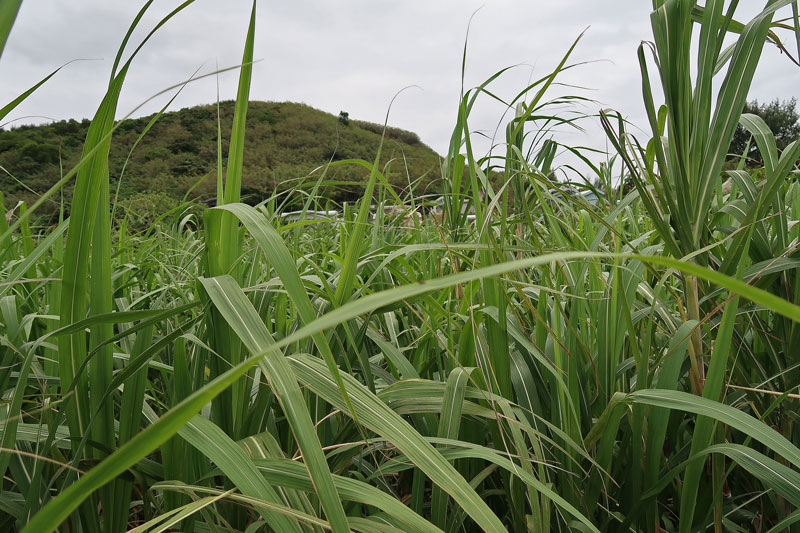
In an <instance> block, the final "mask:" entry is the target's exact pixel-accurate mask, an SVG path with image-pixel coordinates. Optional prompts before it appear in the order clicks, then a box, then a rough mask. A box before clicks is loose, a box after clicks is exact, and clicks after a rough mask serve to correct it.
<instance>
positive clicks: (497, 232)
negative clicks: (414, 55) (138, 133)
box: [0, 0, 800, 533]
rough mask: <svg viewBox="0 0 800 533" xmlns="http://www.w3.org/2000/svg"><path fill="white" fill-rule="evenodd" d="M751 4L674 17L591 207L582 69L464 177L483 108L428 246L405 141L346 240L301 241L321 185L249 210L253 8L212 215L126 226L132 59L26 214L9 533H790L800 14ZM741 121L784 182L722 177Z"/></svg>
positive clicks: (798, 436) (551, 78) (0, 419)
mask: <svg viewBox="0 0 800 533" xmlns="http://www.w3.org/2000/svg"><path fill="white" fill-rule="evenodd" d="M189 3H191V2H188V3H186V4H185V5H184V4H182V6H181V8H180V9H182V8H183V7H185V6H187V5H188V4H189ZM789 4H791V5H792V8H793V9H786V10H785V11H787V12H788V14H789V18H788V19H784V18H782V17H783V16H784V13H783V11H784V10H780V11H778V12H777V13H776V12H775V11H774V9H778V8H781V7H787V6H788V5H789ZM148 5H149V4H148ZM3 6H4V7H2V8H0V30H3V28H4V27H8V26H9V25H10V24H11V22H10V21H11V20H13V14H14V13H15V10H13V9H9V8H8V7H7V6H8V4H5V5H3ZM736 6H737V3H736V2H733V3H731V4H729V5H728V6H726V5H725V3H724V2H723V1H721V0H720V1H715V0H708V2H707V3H706V5H705V6H704V7H701V6H699V5H697V3H696V2H694V1H689V0H666V1H660V0H655V1H654V2H653V14H652V16H651V25H652V28H653V43H652V44H647V43H643V44H642V45H641V47H640V48H639V59H640V64H641V68H642V79H643V83H642V90H643V98H644V101H645V103H646V105H647V111H648V119H649V127H650V131H649V132H648V134H647V136H646V137H647V138H638V139H637V138H636V137H634V136H633V135H631V134H630V133H628V131H627V124H626V122H625V121H624V120H622V119H621V118H620V117H619V116H618V115H616V114H615V113H614V112H612V111H610V110H604V111H603V112H601V114H600V120H601V121H602V125H603V127H604V128H605V131H606V133H607V135H608V138H609V140H610V142H611V144H612V146H613V150H614V152H613V153H610V154H597V153H595V152H591V151H581V150H578V149H575V153H577V154H579V155H583V156H584V157H585V160H584V162H585V163H586V165H587V167H588V169H589V170H587V171H586V175H585V176H584V181H585V182H586V183H587V184H588V183H589V182H594V181H596V182H597V183H598V184H599V186H600V187H599V188H600V189H601V190H602V192H603V194H602V195H601V197H599V198H598V201H597V203H594V204H590V203H588V202H586V201H585V200H584V197H583V196H581V195H579V194H572V193H568V192H567V191H565V190H563V191H558V190H556V189H557V188H559V187H561V185H559V184H557V183H554V182H553V181H552V180H551V177H552V176H553V175H554V174H556V173H557V172H556V170H557V166H558V160H557V158H556V157H555V154H556V153H557V152H559V151H560V150H561V149H563V148H564V147H563V146H557V145H556V144H554V142H553V141H552V140H550V139H549V135H548V131H549V128H552V127H554V126H557V125H559V124H563V122H564V121H565V120H572V118H569V119H565V118H562V117H563V116H564V115H563V114H562V113H564V108H565V103H569V102H571V101H573V99H572V98H571V97H569V96H568V95H567V96H565V95H564V94H563V93H559V92H558V91H562V90H564V88H563V86H559V85H558V79H559V76H560V74H561V72H562V71H563V70H564V69H566V68H571V64H570V55H571V53H572V51H573V50H574V49H575V47H576V46H579V45H580V44H579V42H578V41H576V42H575V43H574V44H573V46H572V47H570V49H569V50H568V51H567V53H566V54H565V56H564V57H562V58H559V59H558V60H556V63H555V66H554V67H553V70H552V71H551V72H549V73H547V74H545V75H543V76H542V77H541V78H539V79H538V80H537V81H535V82H534V83H532V85H531V86H530V87H527V88H523V89H522V90H521V91H520V93H519V95H518V97H517V98H515V99H512V100H510V101H509V102H508V103H509V105H510V106H511V109H513V110H514V111H515V113H514V115H513V117H512V118H511V119H509V120H508V122H507V124H506V130H505V132H506V135H505V138H504V139H503V141H504V143H503V144H502V150H503V153H502V154H498V153H497V152H496V151H495V153H494V154H493V156H492V158H491V159H490V158H488V157H484V156H483V155H478V154H475V153H474V152H473V149H472V146H473V145H472V142H471V141H472V140H473V139H472V134H471V132H470V128H469V117H470V111H471V110H472V109H473V105H474V104H475V102H476V101H477V100H478V99H482V98H492V97H493V96H494V94H493V93H492V92H491V90H490V88H489V89H487V87H488V83H490V82H487V84H486V85H484V86H481V87H478V88H474V89H471V90H469V91H467V92H466V93H465V94H463V95H461V100H460V102H461V105H460V107H459V113H458V115H457V116H456V117H454V118H455V120H454V128H453V135H452V141H451V144H450V148H449V151H448V153H447V154H446V156H445V157H444V159H443V161H442V164H441V167H440V168H439V169H437V170H438V171H439V173H440V175H441V176H442V179H441V180H440V181H439V182H438V187H439V192H440V193H441V194H442V195H443V197H444V199H443V213H442V214H440V215H437V216H435V217H433V216H430V217H429V216H426V217H424V218H417V217H415V216H409V212H410V211H413V210H415V209H416V208H417V207H418V205H419V202H420V200H421V198H420V195H419V194H418V192H417V191H407V192H404V193H402V196H400V195H398V194H397V191H396V190H395V188H393V187H392V186H391V185H390V184H389V182H388V181H387V180H386V177H385V174H384V170H385V166H384V165H382V164H381V162H382V161H383V157H384V156H385V155H386V151H388V150H391V149H392V148H391V144H392V143H391V139H388V138H387V139H385V140H384V142H383V144H382V145H380V146H378V147H376V149H375V152H374V153H373V154H372V156H373V157H372V158H371V159H372V160H373V161H374V163H369V162H363V161H362V162H361V166H362V167H363V168H365V169H366V170H367V172H368V175H367V178H366V180H365V182H364V186H363V190H362V195H361V197H362V199H361V200H360V202H359V203H358V204H357V205H355V206H351V207H350V208H348V209H345V210H344V211H343V214H342V220H338V221H330V220H322V221H320V220H303V219H300V220H297V221H289V220H286V219H284V218H282V217H281V216H280V209H281V208H282V207H285V206H286V205H288V204H295V205H296V204H299V203H301V204H302V206H303V208H304V209H305V210H308V209H311V208H312V207H315V206H317V205H320V204H324V203H325V202H326V201H327V197H326V196H324V191H322V189H321V188H313V187H311V188H300V187H299V186H295V187H293V188H292V189H290V190H289V191H288V192H287V193H286V194H283V193H281V192H278V193H277V194H275V195H269V196H268V197H267V198H266V199H265V201H263V202H261V203H258V204H256V205H247V204H245V203H243V202H242V200H243V188H244V181H245V180H244V172H245V160H246V157H245V154H246V153H247V151H248V150H249V148H248V147H249V142H250V139H249V137H248V135H249V133H248V131H249V130H248V129H247V127H246V124H247V123H249V121H250V119H251V118H252V116H253V114H252V112H253V110H254V109H257V106H250V105H249V102H248V95H249V88H250V74H251V69H252V68H253V67H252V53H253V42H254V32H255V30H256V28H255V4H254V7H253V16H252V18H251V22H250V27H249V31H248V34H247V37H246V38H245V47H244V54H243V60H242V67H241V71H240V81H239V90H238V96H237V100H236V103H235V105H234V106H233V118H232V120H230V122H226V126H230V127H229V129H226V130H225V135H226V138H227V146H228V148H227V149H226V150H224V151H219V152H217V151H213V150H212V151H211V152H210V153H209V154H207V157H208V159H207V160H206V161H205V164H206V165H210V166H211V167H212V168H223V169H224V172H221V173H217V174H218V175H217V176H216V180H215V181H214V186H215V189H214V200H215V201H214V203H215V207H213V208H209V209H204V210H199V209H198V206H197V205H194V204H190V203H180V202H174V203H175V204H176V206H173V207H172V208H168V209H167V210H166V211H165V212H164V213H154V214H153V218H152V219H151V223H150V224H147V225H144V226H138V227H132V226H131V225H130V219H127V218H125V217H119V218H118V217H114V216H112V208H113V209H116V208H117V207H118V206H116V205H114V203H113V201H112V198H113V195H112V192H113V188H112V187H111V185H112V184H113V183H111V180H110V177H109V172H108V168H109V158H110V157H111V155H110V154H113V153H114V152H113V150H114V148H113V146H114V144H115V143H116V142H118V141H117V137H118V133H119V131H120V130H121V127H122V124H124V122H122V123H121V124H116V125H115V122H114V119H113V117H114V116H115V110H116V105H117V98H118V95H119V92H120V89H121V86H122V84H123V83H124V81H125V76H126V73H127V69H128V65H129V64H130V61H135V59H136V58H135V56H136V54H133V56H132V57H131V58H130V59H129V62H128V63H121V62H118V63H115V66H114V69H113V71H112V76H111V81H110V83H109V88H108V91H107V93H106V96H105V97H104V99H103V101H102V102H101V103H100V105H99V108H98V112H97V115H96V116H95V117H94V118H93V119H92V121H91V124H90V126H89V128H88V131H87V134H86V138H85V141H84V143H83V152H82V153H83V156H82V158H81V159H80V161H79V162H78V163H77V165H76V166H75V167H72V170H69V171H67V172H66V173H65V176H64V178H63V179H62V180H61V181H60V182H59V183H58V184H56V185H55V186H54V187H53V188H51V189H50V190H49V191H48V192H47V193H45V194H44V195H43V196H42V197H41V198H39V199H38V200H37V201H36V203H34V204H32V205H30V206H26V207H24V208H20V209H18V210H16V211H15V212H14V213H13V215H12V216H10V217H7V216H5V215H6V213H5V212H3V213H0V246H2V248H0V254H1V255H0V391H2V393H3V399H4V401H3V402H2V404H0V412H2V415H0V423H1V424H2V426H1V427H0V439H1V442H0V445H1V446H0V471H2V472H3V473H4V477H3V481H2V492H0V528H1V529H3V530H9V531H11V530H23V531H25V532H29V533H39V532H42V531H53V530H55V529H59V530H60V531H69V532H72V531H81V532H83V531H87V532H99V531H104V532H105V531H108V532H117V531H126V530H132V531H137V532H144V531H148V532H149V531H169V530H172V531H209V532H210V531H242V532H247V533H253V532H260V531H264V532H266V531H278V532H301V531H314V532H322V531H326V530H332V531H334V532H337V533H338V532H344V531H349V530H354V531H364V532H398V531H403V532H406V531H419V532H427V531H434V532H435V531H448V532H459V531H470V532H472V531H491V532H501V531H505V530H512V531H515V532H522V531H533V532H545V531H580V532H586V531H594V532H599V531H617V532H623V531H624V532H629V531H636V532H639V531H641V532H646V533H662V532H664V531H667V532H673V531H674V532H679V533H693V532H695V531H712V530H713V531H715V532H721V531H737V532H739V531H741V532H744V531H759V532H762V531H770V532H779V531H797V528H798V527H800V447H798V444H800V421H799V420H798V413H800V409H798V408H799V407H800V394H799V393H800V390H798V389H800V252H799V251H798V248H799V247H800V225H799V224H798V220H800V180H799V179H798V178H800V172H799V171H798V168H797V164H798V159H799V158H800V141H798V140H797V139H795V140H794V141H791V142H790V143H788V144H787V145H786V146H785V147H784V148H783V149H779V148H778V145H777V143H776V138H775V135H774V134H773V133H772V132H771V131H770V130H769V128H768V126H767V125H766V123H765V122H764V120H763V119H761V118H759V117H758V116H757V115H753V114H744V115H742V114H741V111H742V109H743V108H744V106H745V102H746V98H747V93H748V90H749V87H750V85H751V83H752V80H753V76H754V72H755V71H756V66H757V64H758V61H759V58H760V56H761V53H762V50H763V48H764V46H766V45H767V44H768V43H777V44H780V41H778V36H777V35H776V34H774V33H772V32H773V30H774V31H778V30H780V29H784V30H787V29H791V30H792V31H794V32H795V34H794V35H800V30H799V29H798V27H797V26H798V24H797V16H796V14H797V13H798V11H797V7H798V6H797V2H789V1H783V2H773V3H770V4H769V6H768V8H767V9H765V10H764V11H763V12H761V13H759V14H758V15H757V16H756V17H755V18H754V19H753V20H752V21H747V23H746V24H743V23H740V22H737V18H736V13H737V12H736ZM770 6H771V7H770ZM145 8H146V7H145ZM773 8H774V9H773ZM180 9H178V10H176V13H177V11H180ZM792 14H794V15H795V16H794V17H792ZM169 18H171V16H170V17H167V19H169ZM138 20H139V19H137V21H138ZM165 22H168V23H167V24H166V25H165V27H164V28H163V29H161V30H160V31H168V29H169V25H170V24H172V23H173V21H170V20H167V21H165ZM135 25H136V24H134V26H135ZM794 35H792V38H793V39H794ZM695 36H699V38H698V39H693V37H695ZM11 38H13V32H12V34H11ZM694 42H696V43H697V49H696V50H694V51H692V49H691V47H690V43H694ZM727 43H730V44H729V45H728V44H727ZM798 43H800V39H798ZM4 44H5V33H4V32H3V31H0V51H1V50H2V46H3V45H4ZM145 46H147V44H145ZM728 46H729V47H728ZM798 47H799V48H800V44H799V45H798ZM126 48H128V43H127V42H124V43H123V46H122V47H121V50H120V53H119V56H118V57H122V56H123V52H124V50H125V49H126ZM799 51H800V50H799ZM632 52H633V51H632ZM695 66H696V68H695ZM24 96H25V94H23V97H22V98H24ZM662 100H663V101H664V105H663V106H660V107H657V106H656V105H655V103H654V102H658V101H662ZM14 105H15V102H12V103H11V104H10V105H9V106H7V107H5V108H3V109H2V110H0V119H1V118H2V117H3V116H4V114H7V113H8V112H9V111H10V110H11V109H13V107H14ZM569 116H570V117H572V116H573V115H569ZM158 118H159V117H158V116H156V117H154V119H158ZM160 118H161V119H163V118H164V117H163V116H162V117H160ZM334 120H337V119H334ZM585 120H592V118H591V117H587V118H586V119H585ZM342 125H343V126H344V124H342ZM737 125H742V127H744V128H745V129H746V130H747V131H749V132H750V134H751V135H752V137H753V139H754V142H755V143H756V144H757V145H758V147H759V150H760V153H761V154H762V156H763V164H762V165H760V166H759V167H756V168H753V167H752V165H747V164H745V163H746V160H745V158H741V159H740V161H739V162H738V163H737V164H736V166H735V167H734V168H732V169H730V162H729V161H727V153H728V148H729V146H730V143H731V140H732V138H733V136H734V132H735V130H736V128H737ZM115 127H116V130H115V129H114V128H115ZM348 127H353V123H352V122H351V124H350V126H348ZM212 138H216V137H212ZM143 142H144V141H143ZM145 151H146V150H145ZM498 161H502V164H501V165H498ZM490 162H491V165H492V166H491V168H490V166H489V165H490ZM350 164H354V163H350ZM65 168H66V167H65ZM332 168H336V167H335V166H333V167H332ZM498 169H499V171H500V172H501V173H502V174H501V180H500V183H499V185H495V184H493V183H491V182H490V180H489V179H488V178H487V176H488V175H490V172H491V171H494V172H497V171H498ZM412 178H414V176H412ZM625 179H629V180H630V182H631V183H632V187H633V188H632V190H631V191H630V192H626V191H625V190H624V188H623V187H621V186H620V184H621V183H623V182H624V180H625ZM70 180H71V181H70ZM726 180H727V184H726V185H724V183H725V181H726ZM66 183H73V184H74V185H73V189H72V190H73V193H72V202H71V206H70V207H71V211H70V216H69V218H68V219H66V220H64V221H63V222H60V223H59V224H58V225H57V226H51V225H41V226H40V225H37V224H36V223H35V221H37V220H40V219H38V218H36V217H37V215H38V214H39V213H41V211H40V209H41V206H42V205H43V203H44V202H47V201H49V199H55V198H57V197H58V193H59V191H60V190H61V188H62V187H64V186H65V184H66ZM587 187H588V185H587ZM287 198H288V199H290V201H289V202H288V204H287V202H286V200H287ZM465 201H466V203H467V204H468V207H470V209H464V207H463V206H464V202H465ZM371 204H375V208H374V209H371V208H370V205H371ZM512 206H513V208H512ZM385 207H392V208H393V209H384V208H385ZM469 210H472V211H474V215H472V214H468V211H469ZM373 217H374V218H373ZM473 217H474V220H472V218H473Z"/></svg>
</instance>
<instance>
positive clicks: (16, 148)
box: [0, 101, 440, 211]
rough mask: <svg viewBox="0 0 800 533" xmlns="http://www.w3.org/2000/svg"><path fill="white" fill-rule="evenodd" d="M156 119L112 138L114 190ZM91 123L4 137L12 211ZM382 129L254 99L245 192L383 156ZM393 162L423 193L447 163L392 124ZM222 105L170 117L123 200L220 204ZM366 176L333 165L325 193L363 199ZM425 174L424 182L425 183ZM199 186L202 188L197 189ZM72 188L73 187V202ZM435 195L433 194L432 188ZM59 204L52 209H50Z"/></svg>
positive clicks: (255, 197) (4, 177) (138, 157)
mask: <svg viewBox="0 0 800 533" xmlns="http://www.w3.org/2000/svg"><path fill="white" fill-rule="evenodd" d="M233 109H234V103H233V102H232V101H226V102H221V103H220V120H221V125H222V138H223V142H222V151H223V162H225V161H227V149H228V135H229V132H230V128H231V122H232V120H233ZM151 118H152V115H151V116H148V117H141V118H137V119H132V120H127V121H125V122H124V123H122V124H121V125H120V126H119V128H118V129H117V131H116V132H115V134H114V138H113V143H112V147H111V156H110V158H109V164H110V169H109V170H110V176H111V183H112V191H113V190H115V189H116V185H117V182H118V179H119V176H120V172H121V170H122V168H123V165H124V164H125V160H126V158H127V157H128V154H129V152H130V149H131V147H132V146H133V144H134V142H135V141H136V138H137V137H138V136H139V134H140V133H141V132H142V130H143V129H144V128H145V126H146V125H147V123H148V122H149V120H150V119H151ZM88 126H89V121H88V120H83V121H80V122H79V121H76V120H66V121H60V122H54V123H51V124H46V125H41V126H20V127H16V128H13V129H10V130H5V131H0V165H2V167H3V168H5V169H6V170H7V171H8V172H9V173H11V174H12V175H13V177H12V176H9V175H8V173H5V172H3V173H0V190H2V191H3V193H4V194H5V196H6V205H8V206H9V207H10V206H12V205H14V203H16V201H18V200H26V201H28V202H29V203H30V202H31V200H33V199H34V198H35V196H36V195H35V194H34V193H33V192H30V191H29V190H27V188H30V189H32V190H33V191H35V192H36V193H41V192H44V191H46V190H47V189H48V188H49V187H50V186H51V185H53V184H54V183H55V182H56V181H58V179H59V178H60V177H61V175H62V170H61V169H62V168H63V172H66V171H68V170H69V169H70V168H72V167H73V166H74V165H75V164H76V163H77V162H78V160H79V157H80V153H81V149H82V146H83V141H84V139H85V137H86V130H87V128H88ZM382 130H383V126H382V125H378V124H373V123H369V122H362V121H358V120H346V119H343V118H340V117H337V116H335V115H332V114H329V113H326V112H324V111H320V110H318V109H314V108H313V107H310V106H308V105H305V104H299V103H293V102H257V101H253V102H250V105H249V109H248V112H247V133H246V137H245V148H244V173H243V180H242V196H243V199H244V200H245V201H248V202H250V203H257V202H258V201H260V200H262V199H264V198H266V197H268V196H269V195H270V194H271V193H272V191H273V190H276V189H277V190H284V189H288V188H292V187H294V186H296V185H297V184H298V183H299V182H303V181H306V182H309V181H310V182H316V180H317V179H318V178H319V175H320V173H319V172H316V173H315V174H314V175H313V176H311V177H309V173H311V172H312V171H313V170H314V169H317V168H319V167H322V166H324V165H326V164H327V163H328V161H330V160H331V159H333V160H334V161H340V160H343V159H364V160H367V161H369V162H372V161H373V160H374V158H375V155H376V154H377V150H378V146H379V142H380V134H381V132H382ZM390 160H394V161H393V162H392V164H391V165H390V167H389V174H388V179H389V182H390V183H391V184H392V185H393V186H394V187H395V189H396V190H397V191H398V192H401V193H402V192H403V191H407V190H408V188H409V180H410V181H411V183H412V184H413V185H414V187H415V194H423V193H424V192H425V190H426V188H427V187H428V186H429V185H430V184H431V183H432V182H434V181H436V180H437V179H438V178H439V177H440V170H439V168H440V166H439V165H440V158H439V155H438V154H436V152H434V151H433V150H432V149H431V148H429V147H428V146H426V145H425V144H423V143H422V142H421V141H420V139H419V137H418V136H417V134H415V133H412V132H409V131H405V130H400V129H397V128H388V129H387V132H386V141H385V142H384V148H383V152H382V157H381V169H382V170H383V167H384V165H386V163H387V162H389V161H390ZM216 162H217V106H216V104H212V105H201V106H196V107H189V108H185V109H181V110H180V111H172V112H168V113H165V114H164V115H163V116H162V117H161V118H160V119H159V121H158V122H157V123H156V124H155V126H153V128H152V129H151V130H150V131H149V132H148V134H147V135H146V136H145V137H144V139H143V140H142V141H141V142H140V143H139V145H138V146H137V147H136V149H135V150H134V151H133V153H132V154H131V157H130V160H129V161H128V164H127V167H126V169H125V173H124V175H123V177H122V183H121V186H120V198H121V199H123V200H124V199H128V198H131V197H133V196H137V195H141V194H142V193H159V194H160V195H161V196H164V195H167V196H168V197H170V198H174V199H180V198H182V197H183V196H184V195H185V194H187V192H189V191H191V192H190V193H189V197H190V198H195V199H198V200H201V201H206V202H213V196H214V192H215V189H216V166H217V164H216ZM367 175H368V171H367V170H366V169H365V168H363V167H361V166H358V165H334V166H331V167H330V168H329V169H328V172H327V174H326V177H325V179H326V182H328V183H329V184H328V185H326V186H325V187H324V188H323V189H322V193H323V194H324V195H326V196H327V197H329V198H331V199H333V200H337V201H342V200H350V199H354V198H357V197H359V196H360V187H359V186H358V185H357V184H355V183H347V182H360V181H363V180H364V179H365V177H366V176H367ZM420 178H422V179H420ZM198 181H199V182H200V183H199V184H198ZM71 190H72V189H71V187H68V188H66V189H65V199H66V200H67V202H69V198H70V196H71ZM428 192H431V191H428ZM56 208H57V205H56V204H55V203H51V204H50V210H51V211H53V210H55V209H56Z"/></svg>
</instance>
